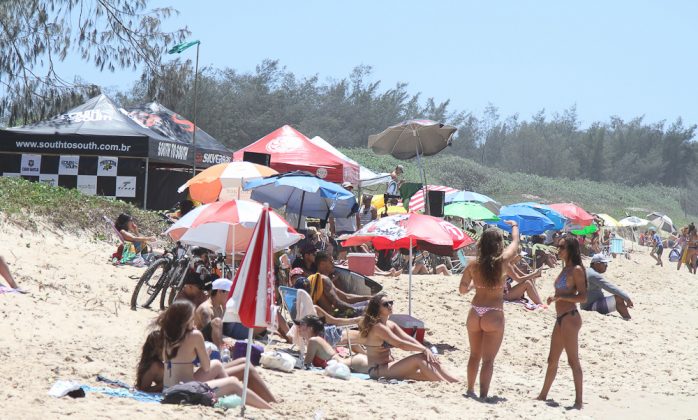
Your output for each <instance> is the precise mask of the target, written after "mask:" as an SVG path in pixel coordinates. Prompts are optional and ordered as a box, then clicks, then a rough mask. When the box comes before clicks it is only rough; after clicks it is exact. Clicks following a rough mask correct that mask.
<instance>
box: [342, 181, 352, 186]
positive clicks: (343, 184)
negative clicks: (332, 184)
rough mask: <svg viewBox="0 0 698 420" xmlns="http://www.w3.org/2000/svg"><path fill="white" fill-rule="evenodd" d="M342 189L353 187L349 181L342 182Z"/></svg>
mask: <svg viewBox="0 0 698 420" xmlns="http://www.w3.org/2000/svg"><path fill="white" fill-rule="evenodd" d="M342 188H354V186H353V185H352V184H351V182H349V181H345V182H342Z"/></svg>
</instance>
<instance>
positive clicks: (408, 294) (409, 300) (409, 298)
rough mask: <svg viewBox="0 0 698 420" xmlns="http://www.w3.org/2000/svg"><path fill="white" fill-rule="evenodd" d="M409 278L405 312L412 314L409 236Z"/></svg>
mask: <svg viewBox="0 0 698 420" xmlns="http://www.w3.org/2000/svg"><path fill="white" fill-rule="evenodd" d="M409 264H410V265H409V268H408V273H409V280H408V286H407V314H408V315H409V316H412V238H411V237H410V261H409Z"/></svg>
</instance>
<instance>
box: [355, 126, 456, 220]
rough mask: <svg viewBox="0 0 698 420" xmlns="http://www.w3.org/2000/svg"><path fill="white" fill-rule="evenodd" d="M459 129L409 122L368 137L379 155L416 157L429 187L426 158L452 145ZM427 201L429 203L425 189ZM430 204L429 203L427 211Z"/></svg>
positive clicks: (422, 176) (422, 178)
mask: <svg viewBox="0 0 698 420" xmlns="http://www.w3.org/2000/svg"><path fill="white" fill-rule="evenodd" d="M456 130H457V128H456V127H454V126H452V125H446V124H442V123H440V122H437V121H432V120H407V121H403V122H401V123H399V124H396V125H393V126H391V127H388V128H386V129H385V130H383V131H382V132H380V133H378V134H373V135H370V136H368V147H370V148H371V150H373V151H374V152H375V153H376V154H378V155H392V156H393V157H395V158H397V159H402V160H405V159H411V158H413V157H415V156H416V157H417V164H418V165H419V171H420V175H421V180H422V184H423V185H427V179H426V174H425V172H424V166H423V165H422V159H421V158H422V157H423V156H432V155H435V154H437V153H439V152H440V151H442V150H443V149H445V148H446V146H450V145H451V141H452V139H453V134H454V133H455V132H456ZM423 195H424V201H426V196H427V194H426V190H425V193H424V194H423ZM428 211H429V203H427V212H428Z"/></svg>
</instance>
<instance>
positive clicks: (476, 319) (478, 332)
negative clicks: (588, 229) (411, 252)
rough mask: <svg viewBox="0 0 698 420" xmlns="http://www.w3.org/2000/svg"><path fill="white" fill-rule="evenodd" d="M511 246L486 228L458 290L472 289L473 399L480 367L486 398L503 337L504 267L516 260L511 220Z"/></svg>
mask: <svg viewBox="0 0 698 420" xmlns="http://www.w3.org/2000/svg"><path fill="white" fill-rule="evenodd" d="M505 223H506V224H507V225H509V226H511V243H510V244H509V246H507V247H506V248H504V238H503V237H502V233H501V231H500V230H499V229H487V230H486V231H485V232H483V234H482V236H481V237H480V240H479V241H478V243H477V251H478V252H477V260H476V262H475V263H471V264H468V267H466V269H465V271H463V277H462V278H461V281H460V287H459V288H458V290H459V292H460V293H461V294H465V293H467V292H468V291H469V290H470V289H471V286H470V285H471V283H472V285H473V286H472V288H474V289H475V296H473V301H472V306H471V308H470V311H469V313H468V321H467V327H468V338H469V340H470V358H469V359H468V390H467V394H468V395H469V396H471V397H472V396H475V378H476V377H477V371H478V369H479V368H480V361H482V368H481V369H480V398H483V399H485V398H487V393H488V392H489V389H490V382H491V381H492V372H493V370H494V358H495V357H496V356H497V352H499V346H500V345H501V344H502V338H503V337H504V309H503V306H504V293H503V291H504V284H505V277H506V271H507V266H508V264H509V263H510V262H511V261H512V260H513V259H514V257H516V255H517V254H518V249H519V225H518V224H517V223H516V222H513V221H511V220H506V221H505Z"/></svg>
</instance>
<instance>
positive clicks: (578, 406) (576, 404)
mask: <svg viewBox="0 0 698 420" xmlns="http://www.w3.org/2000/svg"><path fill="white" fill-rule="evenodd" d="M583 407H584V403H583V402H581V401H575V402H574V405H573V406H572V408H574V409H575V410H581V409H582V408H583Z"/></svg>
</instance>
